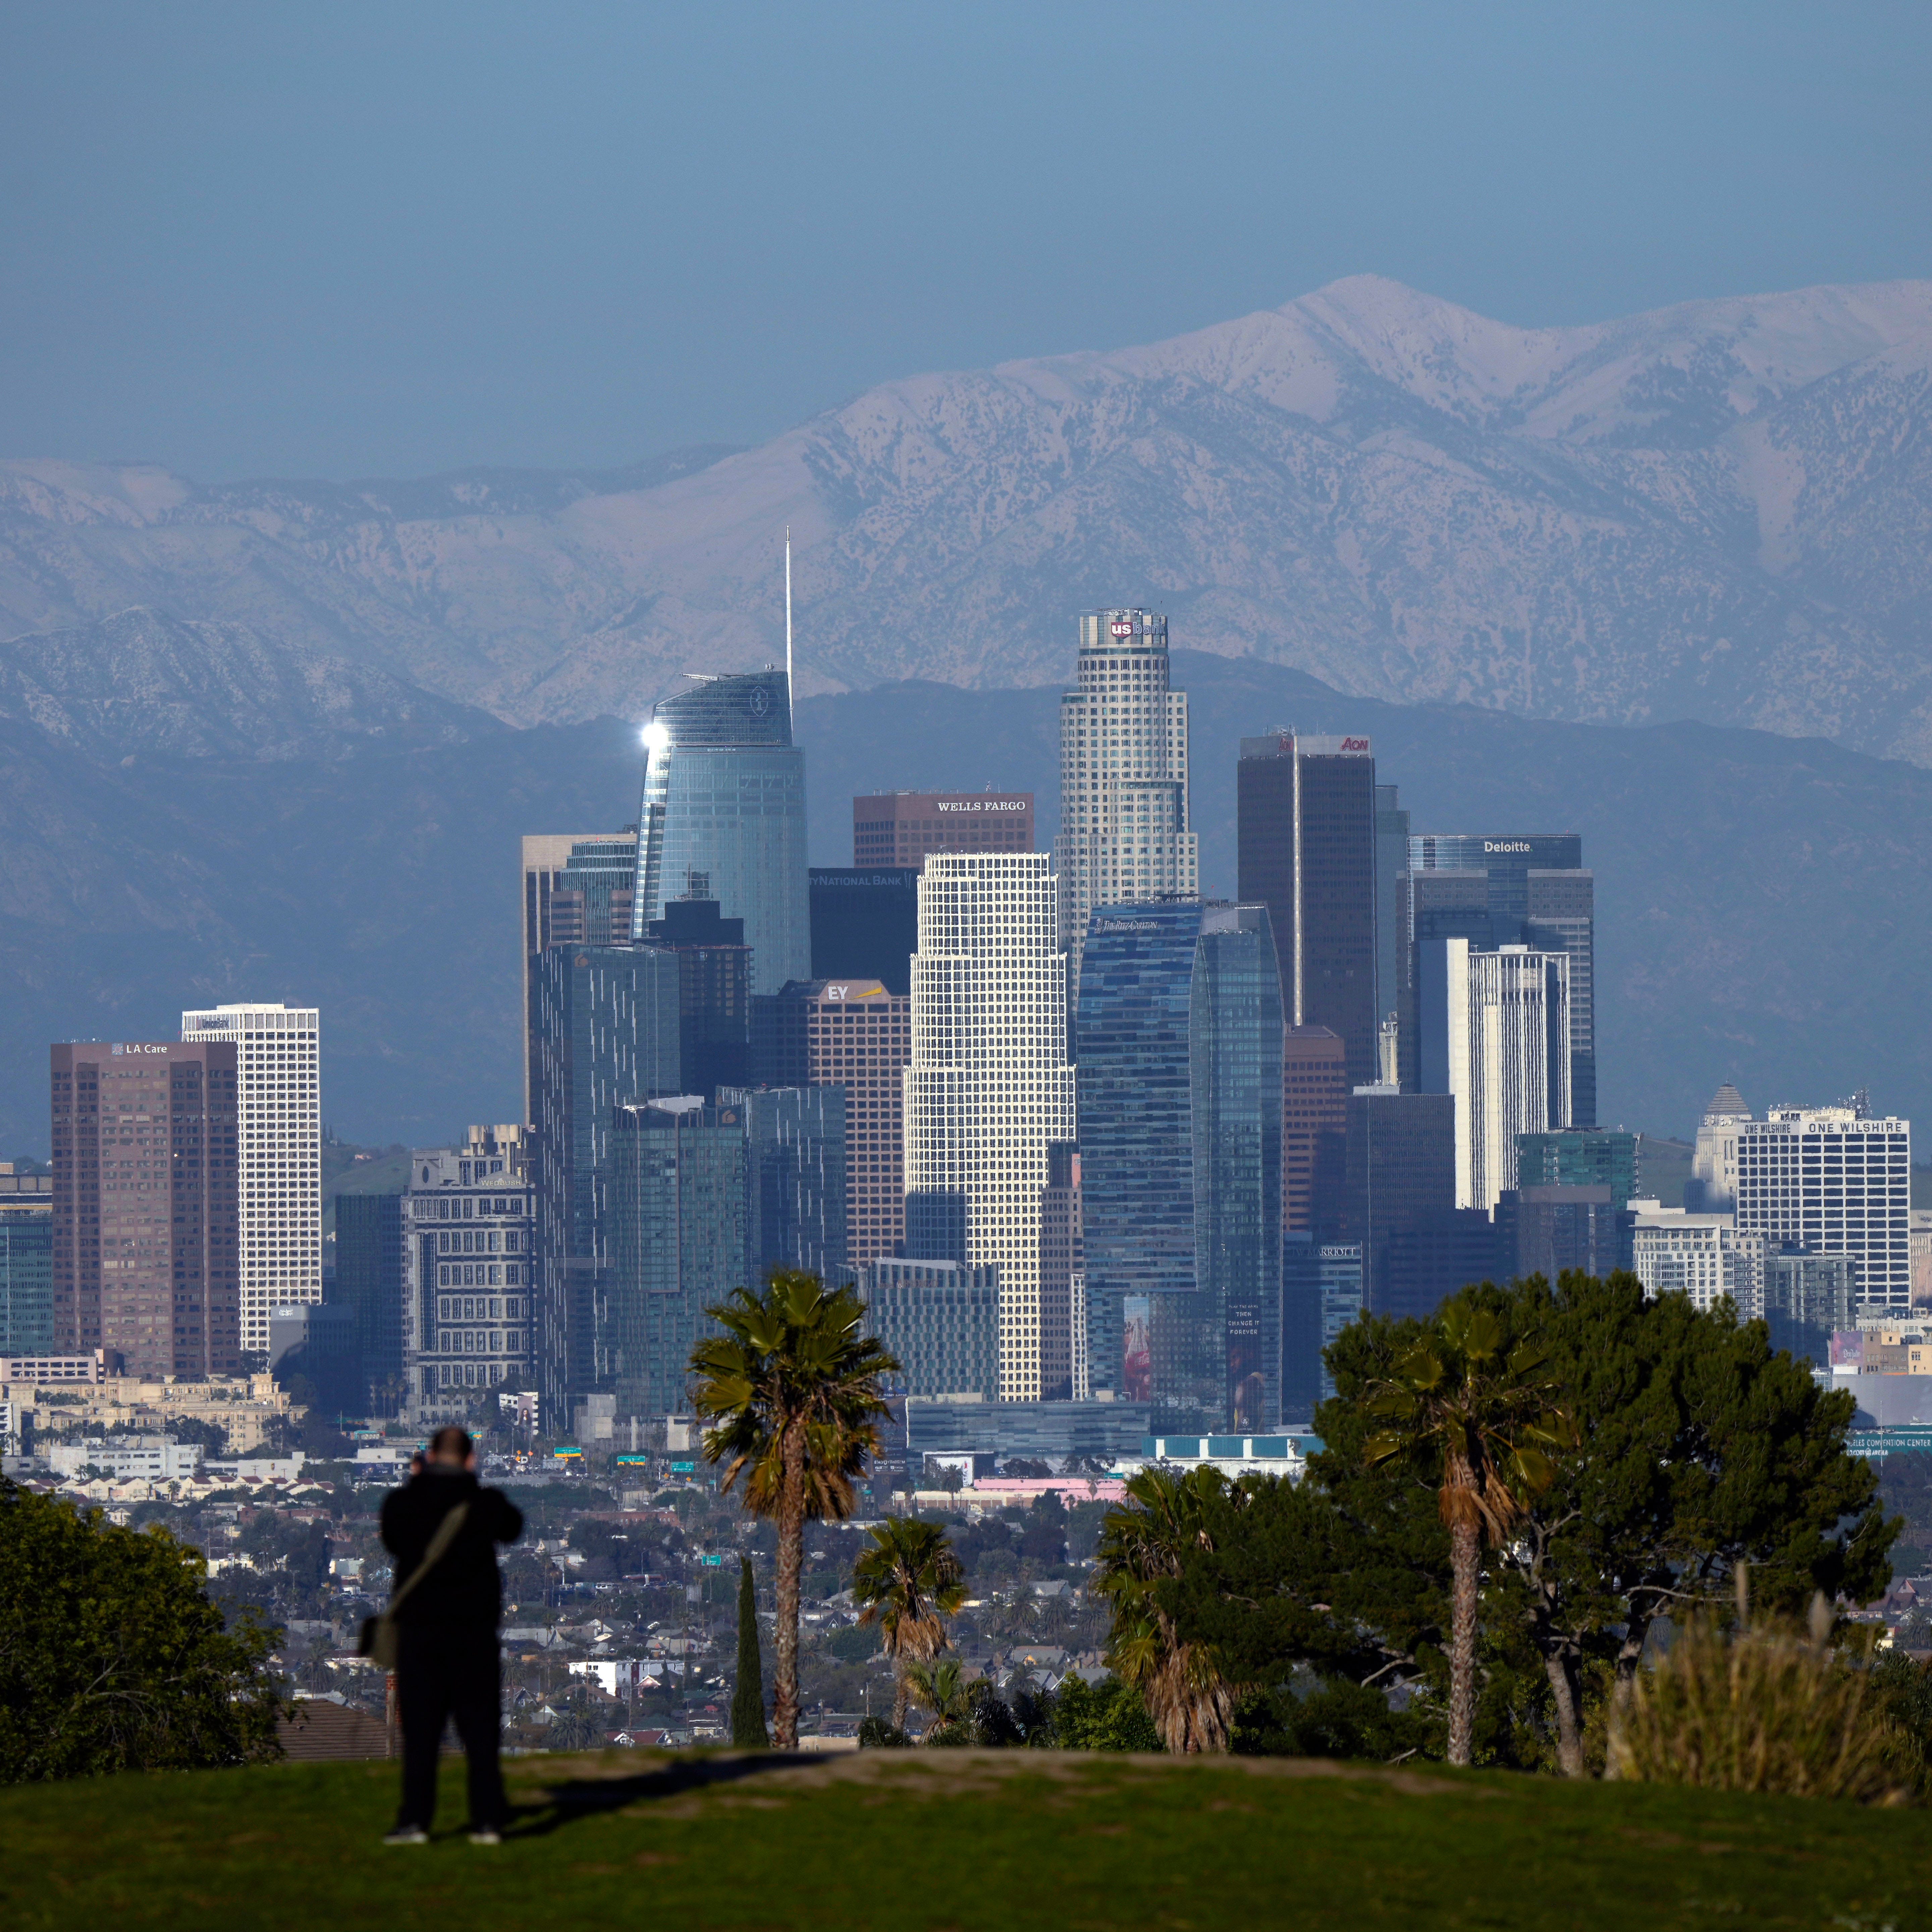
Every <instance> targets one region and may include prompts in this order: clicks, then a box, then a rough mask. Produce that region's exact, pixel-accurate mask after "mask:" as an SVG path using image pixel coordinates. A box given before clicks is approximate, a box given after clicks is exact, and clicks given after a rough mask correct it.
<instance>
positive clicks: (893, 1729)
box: [859, 1718, 912, 1751]
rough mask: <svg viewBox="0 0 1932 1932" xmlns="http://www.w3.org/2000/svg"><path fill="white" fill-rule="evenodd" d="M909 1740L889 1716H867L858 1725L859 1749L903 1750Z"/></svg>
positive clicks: (908, 1743)
mask: <svg viewBox="0 0 1932 1932" xmlns="http://www.w3.org/2000/svg"><path fill="white" fill-rule="evenodd" d="M911 1742H912V1740H911V1739H910V1738H909V1737H907V1736H906V1734H905V1733H904V1732H903V1731H902V1730H900V1729H899V1728H898V1726H897V1725H896V1724H894V1723H893V1722H892V1720H891V1719H890V1718H867V1719H866V1720H865V1722H864V1723H863V1724H861V1725H860V1726H859V1749H860V1750H861V1751H904V1750H905V1749H906V1748H907V1746H909V1745H910V1744H911Z"/></svg>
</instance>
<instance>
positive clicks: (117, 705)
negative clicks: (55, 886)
mask: <svg viewBox="0 0 1932 1932" xmlns="http://www.w3.org/2000/svg"><path fill="white" fill-rule="evenodd" d="M0 718H13V719H17V720H19V721H21V722H23V723H26V724H33V725H35V726H37V727H39V729H40V730H42V731H43V732H44V733H46V735H47V736H49V737H50V738H52V739H55V740H57V741H58V742H61V743H62V744H65V745H68V746H71V748H73V749H74V750H76V751H83V752H86V753H88V754H91V755H92V756H93V757H99V758H107V759H114V758H120V757H127V756H129V755H136V756H138V755H140V754H148V753H161V754H172V755H174V756H177V757H236V758H267V759H287V758H317V757H320V758H330V757H350V756H353V754H355V753H356V751H359V750H363V749H366V748H369V747H371V746H373V745H383V746H385V747H386V748H390V749H392V750H401V749H404V748H410V747H414V746H418V745H449V744H455V743H457V742H460V740H462V739H466V738H474V737H477V736H489V735H491V734H493V733H496V732H499V731H501V730H502V729H503V728H504V727H503V726H502V723H501V721H499V719H497V718H493V717H492V716H491V715H490V713H489V712H487V711H483V710H479V709H477V708H476V707H475V706H472V705H465V704H455V703H451V701H450V700H449V699H447V698H444V697H435V696H434V695H432V694H431V693H430V692H428V691H424V690H422V689H421V688H419V687H418V686H416V685H413V684H408V683H405V682H404V680H403V679H401V678H398V677H392V676H390V675H389V673H388V672H386V671H381V670H371V668H370V667H368V666H367V665H363V664H350V663H348V662H346V661H344V659H342V658H337V657H329V656H327V655H324V654H323V653H322V652H317V651H314V650H311V649H308V647H307V646H304V645H302V644H299V643H282V642H271V641H270V640H268V639H267V638H265V637H263V636H261V635H260V634H259V633H257V632H256V631H251V630H249V629H248V628H245V627H244V626H243V625H239V624H198V623H184V622H180V621H179V620H178V619H175V618H172V617H168V616H163V615H162V614H161V613H160V612H159V611H156V610H142V609H139V608H138V607H137V608H136V609H133V610H122V611H120V612H118V613H116V614H115V616H112V617H108V618H104V619H102V620H101V622H98V623H95V624H88V625H82V626H81V627H80V628H77V629H74V630H69V631H43V632H41V633H40V634H37V635H35V636H32V637H17V638H16V639H14V640H13V642H11V643H0Z"/></svg>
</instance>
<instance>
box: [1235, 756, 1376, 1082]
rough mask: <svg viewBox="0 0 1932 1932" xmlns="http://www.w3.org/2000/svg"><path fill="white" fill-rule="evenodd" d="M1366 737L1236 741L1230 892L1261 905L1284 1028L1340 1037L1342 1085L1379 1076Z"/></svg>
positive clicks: (1372, 810) (1372, 776)
mask: <svg viewBox="0 0 1932 1932" xmlns="http://www.w3.org/2000/svg"><path fill="white" fill-rule="evenodd" d="M1379 789H1385V788H1379V787H1377V785H1376V761H1375V754H1374V751H1373V748H1372V746H1371V745H1370V742H1369V740H1368V739H1367V738H1366V737H1349V738H1336V737H1323V738H1313V737H1310V736H1307V735H1306V734H1300V735H1298V734H1296V733H1292V732H1277V733H1274V734H1273V735H1272V736H1268V737H1265V738H1244V739H1242V740H1241V763H1240V765H1239V766H1238V767H1237V769H1236V776H1235V796H1236V799H1237V805H1236V812H1237V829H1236V841H1237V846H1238V859H1237V867H1238V870H1237V877H1238V884H1237V886H1236V888H1235V889H1236V892H1237V893H1238V895H1239V897H1240V898H1241V902H1242V903H1243V904H1261V905H1265V906H1266V907H1268V916H1269V918H1270V919H1271V922H1272V923H1273V926H1274V938H1275V947H1276V950H1277V953H1279V955H1280V959H1281V995H1282V1005H1283V1008H1284V1010H1286V1014H1287V1017H1288V1024H1289V1025H1290V1026H1292V1027H1311V1026H1322V1027H1327V1028H1329V1029H1330V1030H1331V1031H1333V1032H1334V1033H1336V1034H1339V1035H1340V1037H1341V1041H1342V1049H1343V1064H1344V1066H1345V1067H1346V1071H1347V1078H1348V1084H1349V1085H1350V1086H1351V1087H1365V1086H1368V1085H1372V1084H1373V1082H1375V1081H1376V1079H1377V1077H1378V1073H1379V1067H1378V1056H1377V1050H1376V1041H1377V1036H1378V1031H1379V1027H1380V1025H1381V1022H1382V1019H1383V1018H1384V1015H1383V1013H1382V1012H1381V1010H1380V1008H1379V998H1378V994H1377V989H1376V981H1377V977H1378V971H1379V968H1378V965H1377V959H1376V952H1377V949H1376V890H1377V886H1376V880H1377V828H1378V823H1379V817H1381V815H1382V814H1381V811H1380V809H1379V799H1378V797H1377V793H1378V790H1379Z"/></svg>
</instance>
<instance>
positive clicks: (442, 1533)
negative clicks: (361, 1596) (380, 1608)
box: [386, 1502, 469, 1616]
mask: <svg viewBox="0 0 1932 1932" xmlns="http://www.w3.org/2000/svg"><path fill="white" fill-rule="evenodd" d="M468 1517H469V1505H468V1504H467V1503H466V1502H462V1503H458V1505H456V1506H455V1508H454V1509H452V1510H451V1511H450V1512H449V1514H448V1515H447V1516H446V1517H444V1518H443V1520H442V1522H440V1523H438V1524H437V1526H436V1534H435V1535H434V1536H432V1537H431V1538H430V1540H429V1547H428V1549H427V1550H425V1551H424V1552H423V1560H422V1562H420V1563H419V1564H418V1565H416V1568H414V1569H413V1570H412V1571H410V1574H408V1576H407V1577H405V1578H404V1580H403V1583H402V1586H401V1589H398V1591H397V1592H396V1593H395V1595H394V1596H392V1598H390V1599H389V1610H388V1611H387V1613H386V1614H387V1615H389V1616H395V1614H396V1613H397V1612H398V1610H401V1608H402V1607H403V1600H404V1598H406V1597H407V1595H409V1594H410V1592H411V1591H412V1590H413V1589H415V1588H416V1586H417V1585H418V1584H419V1583H421V1582H422V1580H423V1579H424V1578H425V1577H427V1576H428V1574H429V1573H430V1572H431V1571H432V1570H434V1568H436V1566H437V1565H438V1564H439V1563H440V1562H442V1561H443V1558H444V1557H445V1556H447V1555H448V1554H449V1546H450V1545H451V1544H452V1543H454V1542H455V1541H456V1539H457V1538H458V1536H459V1535H461V1534H462V1531H463V1523H465V1521H466V1520H467V1519H468Z"/></svg>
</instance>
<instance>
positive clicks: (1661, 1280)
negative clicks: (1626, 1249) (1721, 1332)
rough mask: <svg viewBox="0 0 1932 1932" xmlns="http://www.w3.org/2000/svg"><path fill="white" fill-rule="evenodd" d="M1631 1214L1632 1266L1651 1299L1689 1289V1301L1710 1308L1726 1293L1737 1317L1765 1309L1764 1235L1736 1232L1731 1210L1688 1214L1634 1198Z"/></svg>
mask: <svg viewBox="0 0 1932 1932" xmlns="http://www.w3.org/2000/svg"><path fill="white" fill-rule="evenodd" d="M1631 1216H1632V1217H1633V1220H1634V1229H1633V1231H1632V1247H1633V1250H1634V1252H1633V1256H1632V1259H1631V1270H1632V1271H1633V1272H1634V1274H1635V1275H1636V1276H1637V1280H1639V1281H1640V1282H1642V1283H1643V1288H1644V1292H1645V1294H1646V1295H1649V1297H1650V1298H1652V1300H1653V1301H1655V1299H1656V1298H1657V1297H1658V1295H1688V1296H1689V1297H1690V1298H1691V1305H1692V1307H1696V1308H1712V1307H1715V1306H1716V1305H1717V1304H1718V1301H1720V1300H1721V1298H1723V1297H1724V1296H1725V1295H1729V1296H1730V1298H1731V1300H1732V1301H1733V1302H1734V1303H1736V1305H1737V1311H1738V1319H1739V1320H1740V1321H1742V1322H1751V1321H1755V1320H1756V1319H1757V1318H1758V1317H1759V1316H1761V1315H1762V1314H1763V1313H1764V1263H1765V1248H1766V1244H1765V1240H1764V1237H1763V1235H1754V1234H1742V1233H1740V1232H1739V1229H1738V1226H1737V1222H1736V1219H1735V1217H1733V1216H1731V1215H1729V1214H1687V1213H1686V1212H1685V1211H1684V1210H1683V1209H1682V1208H1666V1207H1664V1206H1662V1205H1661V1204H1660V1203H1658V1202H1655V1201H1633V1202H1631Z"/></svg>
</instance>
